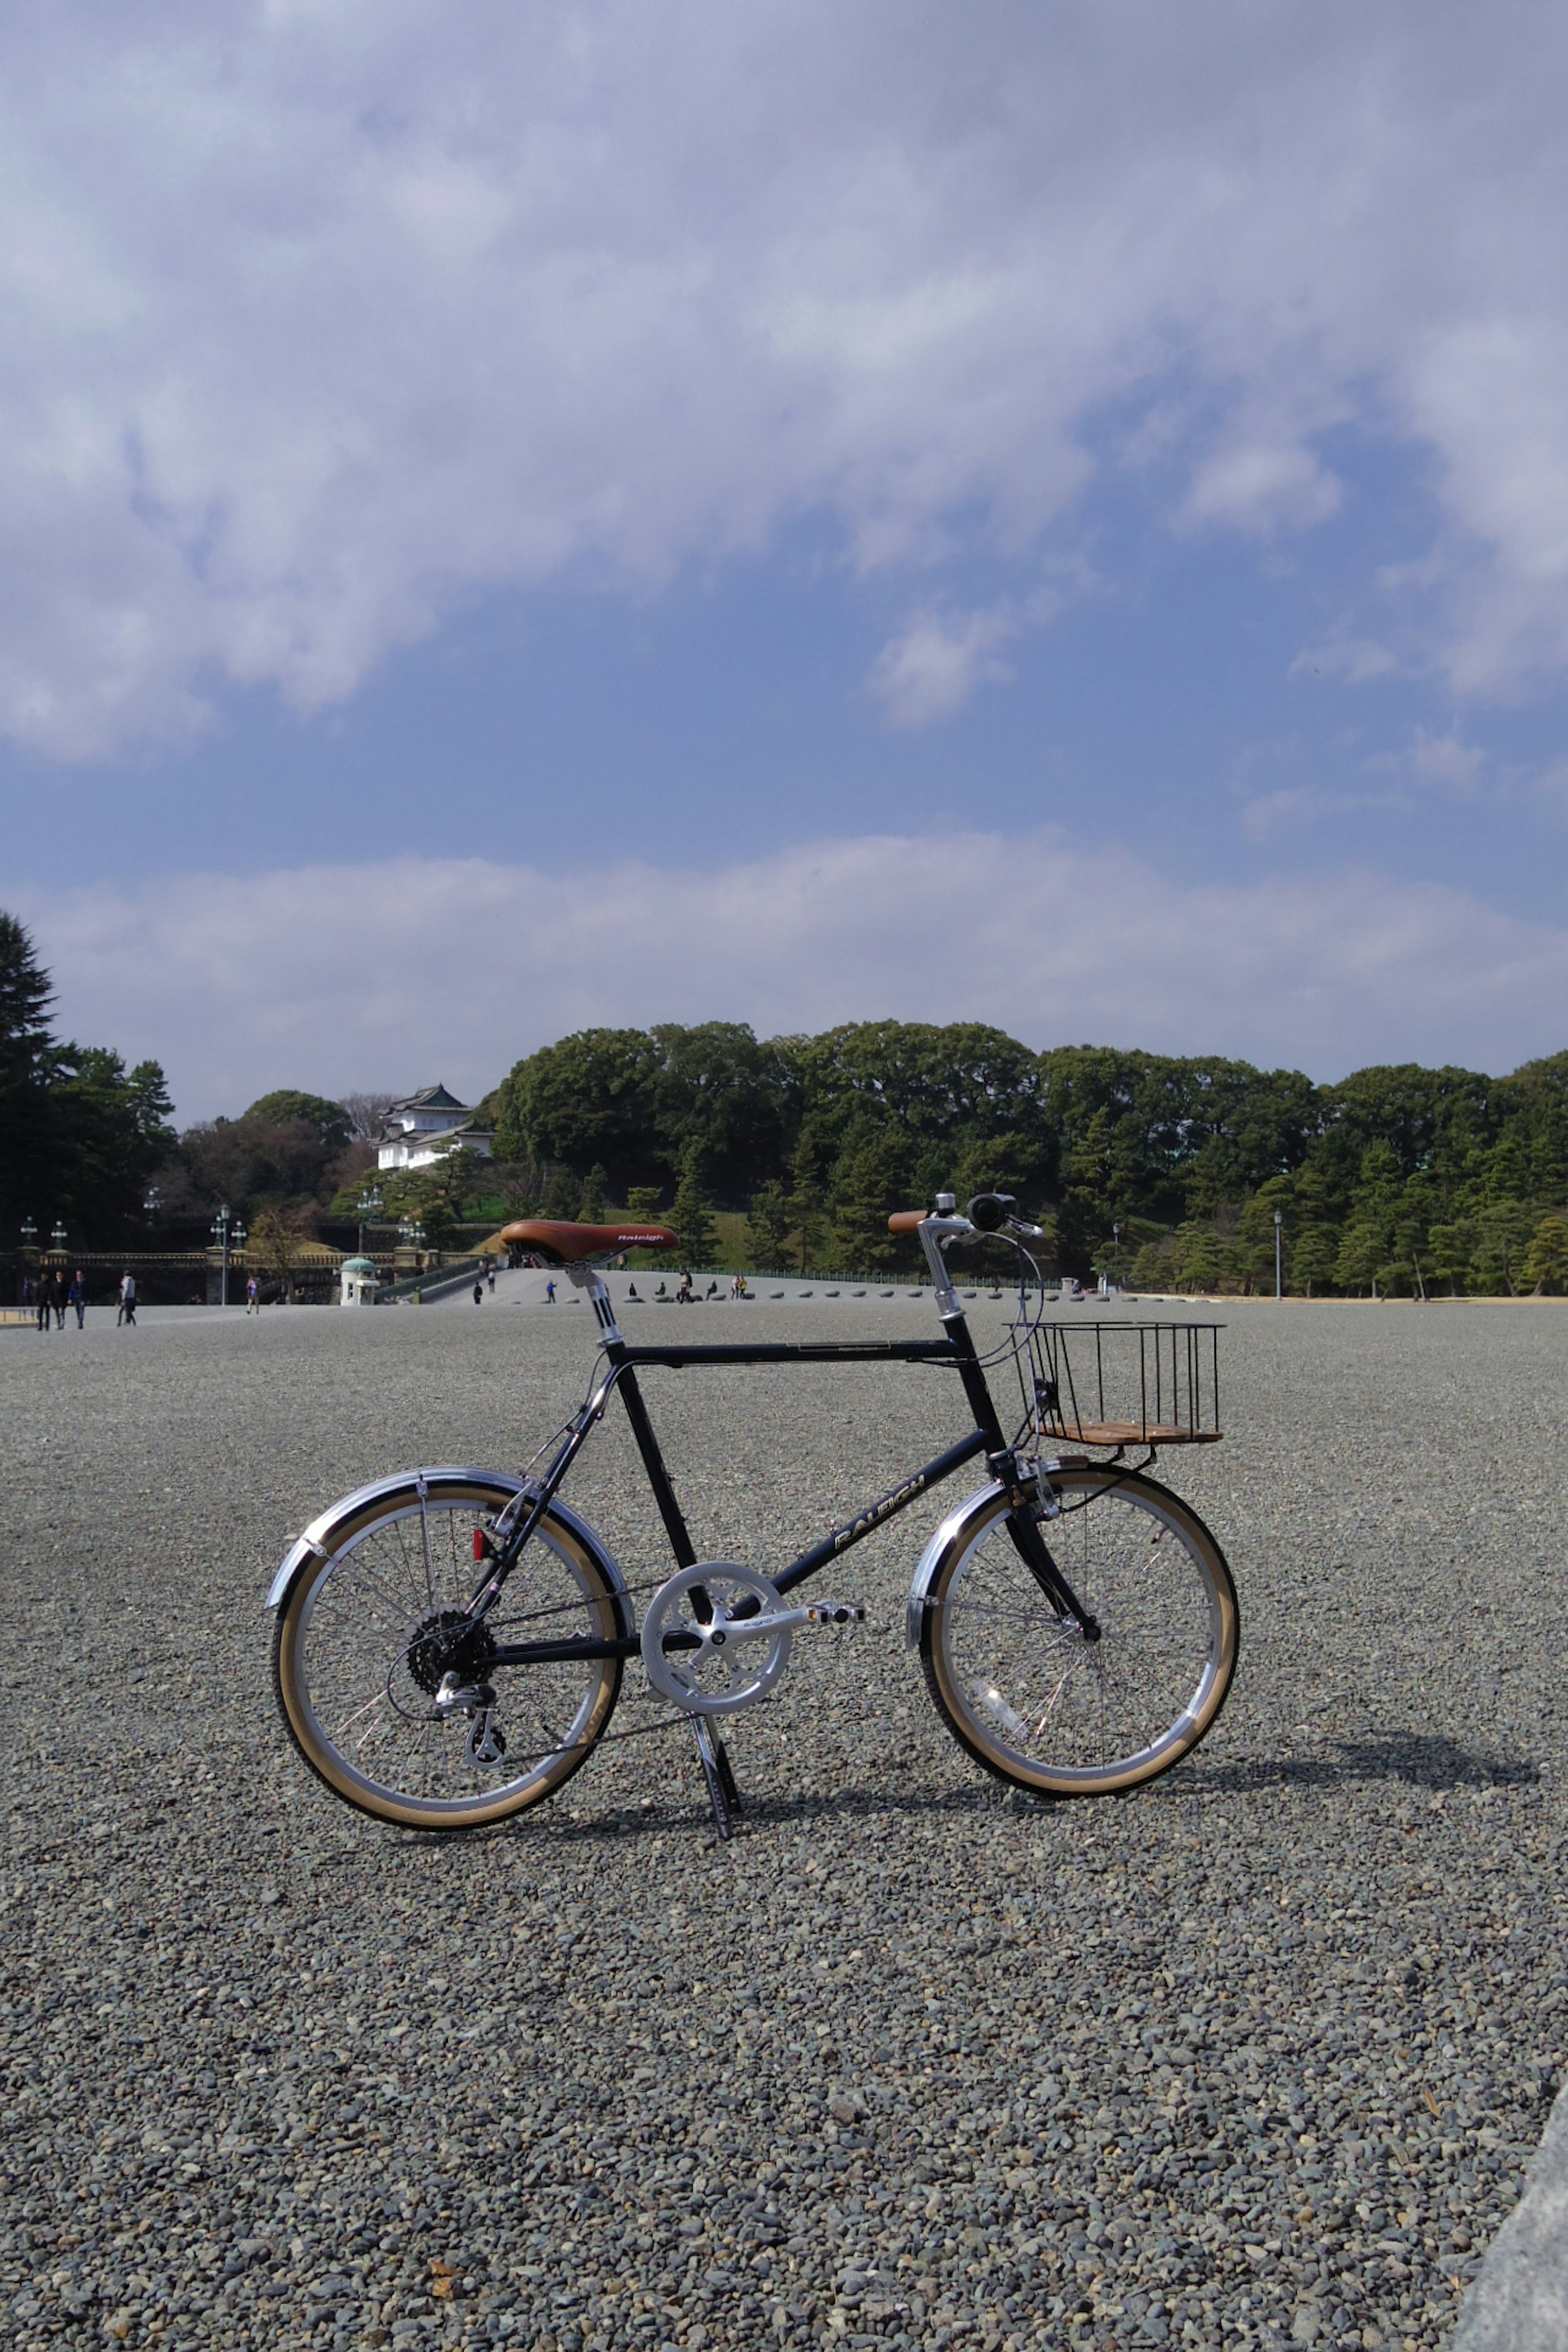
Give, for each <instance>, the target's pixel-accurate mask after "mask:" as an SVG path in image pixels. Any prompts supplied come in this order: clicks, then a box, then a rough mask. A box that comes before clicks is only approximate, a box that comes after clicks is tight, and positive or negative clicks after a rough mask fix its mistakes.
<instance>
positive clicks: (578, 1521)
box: [267, 1464, 636, 1637]
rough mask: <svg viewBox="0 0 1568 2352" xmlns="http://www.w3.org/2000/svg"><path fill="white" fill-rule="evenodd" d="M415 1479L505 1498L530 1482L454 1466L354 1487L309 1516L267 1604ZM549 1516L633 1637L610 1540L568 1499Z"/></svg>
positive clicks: (276, 1602)
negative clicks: (484, 1489) (578, 1549)
mask: <svg viewBox="0 0 1568 2352" xmlns="http://www.w3.org/2000/svg"><path fill="white" fill-rule="evenodd" d="M416 1478H423V1479H424V1481H425V1484H426V1487H427V1489H428V1490H429V1492H430V1493H431V1494H432V1495H438V1494H439V1493H440V1492H441V1490H442V1488H443V1487H444V1486H445V1487H451V1486H491V1487H496V1488H498V1489H500V1492H501V1493H503V1494H505V1495H507V1496H513V1495H521V1494H523V1493H525V1492H527V1491H529V1489H528V1482H527V1481H526V1480H525V1479H522V1478H513V1477H510V1476H509V1475H507V1473H506V1472H505V1471H502V1470H465V1469H459V1468H458V1467H456V1466H455V1465H450V1464H447V1465H444V1466H443V1467H441V1468H440V1469H436V1470H399V1471H397V1472H396V1473H395V1475H393V1476H392V1477H390V1478H374V1479H373V1480H372V1481H371V1483H370V1485H369V1486H359V1487H356V1488H355V1490H354V1492H353V1494H352V1495H345V1496H343V1497H342V1501H341V1502H336V1503H331V1504H330V1505H329V1506H328V1507H327V1508H326V1509H325V1510H324V1511H323V1512H322V1513H321V1517H319V1518H314V1519H312V1520H311V1522H310V1526H309V1527H308V1528H306V1529H305V1531H304V1533H303V1535H300V1536H296V1537H295V1538H294V1541H293V1542H292V1544H290V1546H289V1549H288V1551H287V1553H286V1554H285V1555H284V1559H283V1565H282V1566H281V1568H279V1571H278V1573H277V1575H276V1576H275V1577H274V1578H273V1580H272V1586H271V1590H270V1591H268V1595H267V1606H268V1609H279V1608H281V1606H282V1604H283V1602H284V1601H285V1600H286V1599H287V1597H288V1593H289V1586H290V1585H291V1584H292V1583H293V1581H294V1579H295V1578H296V1577H297V1576H298V1575H299V1573H300V1570H301V1569H303V1568H305V1567H307V1566H308V1565H309V1563H310V1561H311V1560H312V1559H331V1556H332V1554H333V1553H334V1551H335V1550H336V1549H337V1545H336V1543H335V1542H334V1541H333V1538H334V1537H338V1536H341V1535H342V1533H343V1532H344V1531H345V1530H346V1529H347V1528H350V1527H352V1526H353V1523H354V1521H355V1520H356V1519H358V1518H360V1517H363V1514H364V1512H365V1511H366V1510H367V1509H368V1508H369V1507H370V1506H371V1505H372V1504H374V1503H379V1502H382V1501H384V1499H385V1497H386V1496H388V1495H395V1494H398V1493H401V1492H405V1491H406V1490H407V1489H408V1488H409V1487H410V1486H412V1485H413V1483H414V1481H415V1480H416ZM550 1516H551V1517H552V1518H553V1519H555V1520H557V1521H558V1522H559V1523H560V1525H561V1526H562V1527H563V1528H565V1529H567V1530H568V1531H569V1532H570V1533H571V1534H572V1535H573V1536H574V1537H575V1538H576V1539H577V1541H578V1542H579V1543H580V1544H581V1545H582V1547H583V1549H584V1551H585V1552H587V1553H588V1555H589V1556H590V1558H591V1559H593V1560H594V1561H595V1563H596V1565H597V1567H598V1569H599V1570H600V1573H601V1574H602V1575H603V1577H604V1579H605V1583H606V1584H607V1585H608V1586H609V1588H610V1591H611V1593H612V1595H613V1596H614V1599H615V1604H616V1620H617V1630H618V1633H619V1634H620V1635H621V1636H622V1637H629V1636H630V1635H631V1633H633V1632H634V1631H635V1630H636V1629H635V1625H634V1622H633V1612H632V1604H631V1601H630V1599H629V1598H628V1596H627V1592H626V1578H625V1577H624V1576H623V1575H622V1574H621V1569H620V1563H619V1561H618V1560H617V1559H616V1556H615V1554H614V1553H613V1552H612V1551H611V1549H610V1548H609V1546H608V1544H607V1543H605V1539H604V1538H603V1537H602V1536H601V1535H599V1534H598V1533H597V1532H596V1530H595V1528H591V1527H590V1526H589V1525H588V1522H587V1520H586V1519H583V1518H579V1517H578V1516H577V1513H576V1512H575V1511H573V1510H569V1509H568V1508H567V1507H566V1505H565V1504H564V1503H562V1502H559V1501H557V1502H553V1503H552V1504H551V1506H550Z"/></svg>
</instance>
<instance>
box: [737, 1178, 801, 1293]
mask: <svg viewBox="0 0 1568 2352" xmlns="http://www.w3.org/2000/svg"><path fill="white" fill-rule="evenodd" d="M791 1231H792V1224H791V1219H790V1213H789V1202H788V1200H787V1198H786V1197H785V1194H784V1186H783V1185H782V1184H781V1183H780V1182H779V1181H778V1180H777V1178H776V1177H775V1178H774V1179H773V1181H772V1182H771V1183H768V1184H764V1185H763V1189H762V1191H761V1192H754V1193H753V1194H752V1206H751V1213H750V1214H749V1215H748V1217H747V1219H746V1253H747V1255H748V1256H749V1257H750V1259H751V1261H752V1265H754V1266H756V1267H758V1268H759V1269H761V1270H762V1271H763V1272H766V1273H773V1272H775V1271H776V1270H777V1269H778V1268H779V1267H781V1266H782V1265H783V1264H784V1244H785V1243H786V1242H787V1241H788V1240H789V1237H790V1233H791Z"/></svg>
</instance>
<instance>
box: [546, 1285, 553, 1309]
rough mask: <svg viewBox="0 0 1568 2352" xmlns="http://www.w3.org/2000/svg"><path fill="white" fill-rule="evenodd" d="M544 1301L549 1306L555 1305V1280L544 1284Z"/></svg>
mask: <svg viewBox="0 0 1568 2352" xmlns="http://www.w3.org/2000/svg"><path fill="white" fill-rule="evenodd" d="M544 1301H545V1305H546V1306H547V1307H553V1306H554V1304H555V1285H554V1283H553V1282H547V1283H546V1284H545V1286H544Z"/></svg>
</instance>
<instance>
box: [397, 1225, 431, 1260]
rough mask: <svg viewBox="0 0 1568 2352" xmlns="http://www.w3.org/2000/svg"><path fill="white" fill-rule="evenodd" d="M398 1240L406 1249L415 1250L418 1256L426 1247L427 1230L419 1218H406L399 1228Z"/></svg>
mask: <svg viewBox="0 0 1568 2352" xmlns="http://www.w3.org/2000/svg"><path fill="white" fill-rule="evenodd" d="M397 1238H398V1240H399V1241H400V1242H401V1243H402V1244H403V1246H404V1248H405V1249H410V1250H413V1251H414V1253H415V1255H418V1253H419V1252H420V1251H421V1250H422V1249H423V1248H424V1246H425V1228H424V1226H423V1225H422V1224H421V1223H420V1222H419V1220H418V1218H417V1217H405V1218H404V1220H403V1223H401V1224H400V1225H399V1226H398V1228H397Z"/></svg>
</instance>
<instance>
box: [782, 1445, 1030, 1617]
mask: <svg viewBox="0 0 1568 2352" xmlns="http://www.w3.org/2000/svg"><path fill="white" fill-rule="evenodd" d="M990 1443H991V1440H990V1439H989V1438H988V1437H987V1435H986V1433H985V1432H984V1430H983V1429H972V1430H971V1431H970V1433H969V1435H968V1436H967V1437H961V1438H960V1439H959V1441H958V1444H956V1445H950V1446H949V1447H948V1449H947V1452H946V1453H945V1454H938V1455H937V1457H936V1460H935V1461H934V1462H928V1463H927V1464H926V1465H925V1467H924V1469H923V1470H917V1471H916V1472H915V1475H914V1476H913V1477H912V1478H906V1479H905V1481H904V1483H903V1485H902V1486H895V1487H894V1488H893V1490H892V1492H891V1494H889V1495H884V1496H882V1498H881V1501H880V1502H878V1503H872V1504H869V1505H868V1507H867V1508H866V1509H865V1510H863V1511H861V1512H860V1513H859V1514H858V1516H857V1517H855V1518H852V1519H847V1520H846V1521H845V1523H844V1525H843V1526H842V1527H841V1528H834V1530H833V1532H832V1534H831V1535H826V1536H824V1537H823V1538H822V1541H821V1542H820V1543H819V1544H813V1546H812V1548H811V1549H810V1550H809V1551H803V1552H802V1553H801V1556H800V1558H799V1559H796V1560H792V1561H791V1563H790V1565H789V1567H788V1568H786V1569H785V1570H784V1573H783V1574H782V1576H775V1577H774V1578H773V1584H774V1586H775V1587H776V1589H777V1590H778V1591H780V1592H788V1591H790V1590H791V1588H792V1587H793V1586H795V1585H796V1584H804V1583H805V1580H806V1578H807V1577H808V1576H815V1575H816V1572H817V1570H818V1569H821V1568H826V1566H827V1563H828V1561H829V1560H830V1559H841V1558H842V1556H843V1555H844V1553H845V1552H847V1550H848V1549H849V1547H850V1545H851V1544H858V1542H859V1541H860V1539H861V1538H862V1537H863V1536H868V1535H874V1534H875V1533H876V1531H877V1529H878V1528H880V1527H885V1526H886V1524H887V1522H888V1521H889V1519H890V1518H894V1517H897V1515H898V1513H899V1512H900V1511H907V1510H908V1508H909V1507H910V1504H911V1503H918V1502H919V1501H920V1498H921V1496H922V1495H924V1494H928V1493H929V1492H930V1490H931V1487H932V1486H941V1484H942V1480H943V1479H944V1478H951V1477H952V1474H953V1472H954V1471H955V1470H962V1469H963V1465H964V1464H965V1463H966V1462H973V1459H974V1457H975V1455H976V1454H984V1452H985V1451H986V1448H987V1447H988V1446H989V1444H990Z"/></svg>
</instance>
